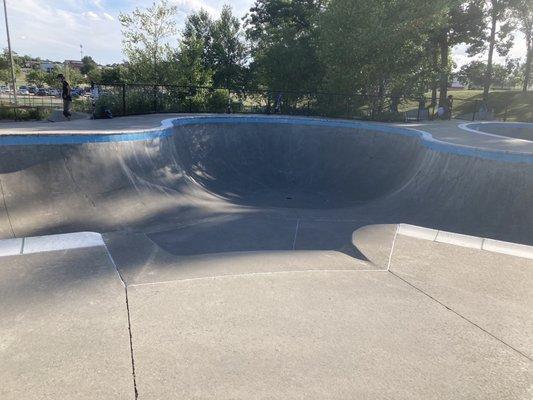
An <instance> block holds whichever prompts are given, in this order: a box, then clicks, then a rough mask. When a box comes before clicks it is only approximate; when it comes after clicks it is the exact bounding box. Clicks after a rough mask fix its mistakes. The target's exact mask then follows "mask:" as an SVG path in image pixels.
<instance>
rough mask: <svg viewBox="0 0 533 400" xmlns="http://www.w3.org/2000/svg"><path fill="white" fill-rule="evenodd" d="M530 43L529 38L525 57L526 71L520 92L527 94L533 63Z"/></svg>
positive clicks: (532, 50) (529, 38) (532, 51)
mask: <svg viewBox="0 0 533 400" xmlns="http://www.w3.org/2000/svg"><path fill="white" fill-rule="evenodd" d="M532 44H533V43H531V37H528V38H527V57H526V71H525V73H524V87H523V88H522V90H523V91H524V92H527V88H528V87H529V80H530V79H531V63H533V49H532V48H531V47H532Z"/></svg>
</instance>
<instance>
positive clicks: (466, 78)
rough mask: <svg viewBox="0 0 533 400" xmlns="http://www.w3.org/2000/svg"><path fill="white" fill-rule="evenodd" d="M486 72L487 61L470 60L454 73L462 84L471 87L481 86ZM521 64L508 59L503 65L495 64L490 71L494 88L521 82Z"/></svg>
mask: <svg viewBox="0 0 533 400" xmlns="http://www.w3.org/2000/svg"><path fill="white" fill-rule="evenodd" d="M486 74H487V63H485V62H483V61H472V62H470V63H469V64H465V65H463V66H462V67H461V69H460V70H459V71H458V72H457V73H456V77H457V79H458V80H459V82H461V83H462V84H463V85H468V87H469V88H470V89H472V88H483V85H484V84H485V78H486ZM522 78H523V72H522V65H521V64H520V63H519V62H518V60H508V62H507V63H506V64H505V65H500V64H495V65H493V71H492V85H493V87H496V88H514V87H516V86H518V85H520V84H521V83H522Z"/></svg>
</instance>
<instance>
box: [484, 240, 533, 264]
mask: <svg viewBox="0 0 533 400" xmlns="http://www.w3.org/2000/svg"><path fill="white" fill-rule="evenodd" d="M483 250H486V251H492V252H494V253H503V254H509V255H511V256H516V257H523V258H529V259H531V260H533V246H526V245H524V244H517V243H510V242H502V241H500V240H494V239H485V240H484V241H483Z"/></svg>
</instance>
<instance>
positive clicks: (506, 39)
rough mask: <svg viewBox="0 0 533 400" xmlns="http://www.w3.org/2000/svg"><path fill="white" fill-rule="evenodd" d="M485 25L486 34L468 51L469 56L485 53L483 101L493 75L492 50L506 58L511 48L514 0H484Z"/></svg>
mask: <svg viewBox="0 0 533 400" xmlns="http://www.w3.org/2000/svg"><path fill="white" fill-rule="evenodd" d="M484 3H485V21H486V22H485V24H484V26H486V27H487V32H485V34H484V35H482V37H481V38H480V40H478V41H477V42H476V43H474V44H473V45H472V46H471V47H470V48H469V50H468V52H469V54H471V55H474V54H480V53H485V52H487V70H486V72H485V82H484V84H483V99H484V100H485V101H487V100H488V96H489V90H490V86H491V84H492V75H493V59H494V50H496V51H497V53H498V54H499V55H500V56H506V55H507V54H508V53H509V50H510V49H511V47H512V44H513V40H514V35H513V31H514V29H515V26H514V22H515V21H514V20H513V19H512V18H511V17H512V12H513V6H514V5H515V4H516V0H485V1H484Z"/></svg>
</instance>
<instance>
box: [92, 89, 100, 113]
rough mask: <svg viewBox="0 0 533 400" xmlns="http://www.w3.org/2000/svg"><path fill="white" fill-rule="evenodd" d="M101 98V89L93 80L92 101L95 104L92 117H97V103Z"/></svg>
mask: <svg viewBox="0 0 533 400" xmlns="http://www.w3.org/2000/svg"><path fill="white" fill-rule="evenodd" d="M99 98H100V90H99V89H98V86H97V85H96V84H95V83H94V82H92V81H91V102H92V105H93V116H92V119H96V103H97V102H98V99H99Z"/></svg>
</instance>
